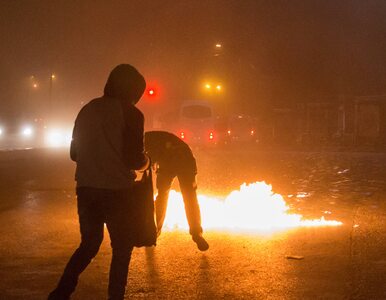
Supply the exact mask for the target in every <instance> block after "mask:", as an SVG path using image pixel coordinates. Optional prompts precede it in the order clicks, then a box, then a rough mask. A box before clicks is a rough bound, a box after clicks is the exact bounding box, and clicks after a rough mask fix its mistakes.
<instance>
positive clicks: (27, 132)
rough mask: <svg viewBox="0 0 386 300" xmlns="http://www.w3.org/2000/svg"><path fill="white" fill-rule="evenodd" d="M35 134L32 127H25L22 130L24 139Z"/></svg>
mask: <svg viewBox="0 0 386 300" xmlns="http://www.w3.org/2000/svg"><path fill="white" fill-rule="evenodd" d="M33 134H34V130H33V128H32V126H24V127H23V128H22V129H21V135H22V136H24V137H31V136H32V135H33Z"/></svg>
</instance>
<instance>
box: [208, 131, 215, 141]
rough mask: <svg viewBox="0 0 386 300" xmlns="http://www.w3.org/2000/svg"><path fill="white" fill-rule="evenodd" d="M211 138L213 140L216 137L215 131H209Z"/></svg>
mask: <svg viewBox="0 0 386 300" xmlns="http://www.w3.org/2000/svg"><path fill="white" fill-rule="evenodd" d="M209 139H210V140H213V139H214V133H213V131H211V132H209Z"/></svg>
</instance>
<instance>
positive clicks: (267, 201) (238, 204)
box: [164, 182, 342, 231]
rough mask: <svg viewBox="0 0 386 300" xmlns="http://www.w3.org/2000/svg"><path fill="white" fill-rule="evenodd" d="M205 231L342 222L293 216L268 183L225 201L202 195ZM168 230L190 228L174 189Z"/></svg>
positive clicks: (247, 188) (244, 187)
mask: <svg viewBox="0 0 386 300" xmlns="http://www.w3.org/2000/svg"><path fill="white" fill-rule="evenodd" d="M198 199H199V203H200V209H201V218H202V226H203V228H204V229H216V230H227V231H229V230H231V231H234V230H236V231H277V230H284V229H288V228H295V227H317V226H339V225H342V222H339V221H333V220H325V219H324V217H321V218H320V219H315V220H305V219H304V218H303V216H302V215H300V214H292V213H289V212H288V211H289V206H288V205H287V204H286V202H285V201H284V199H283V197H282V196H281V195H280V194H275V193H274V192H273V191H272V186H271V185H268V184H266V183H265V182H255V183H251V184H248V185H247V184H243V185H241V186H240V189H239V190H235V191H232V192H231V193H230V194H229V195H228V196H227V197H226V198H225V199H219V198H214V197H208V196H205V195H198ZM164 228H165V229H188V224H187V221H186V216H185V210H184V204H183V201H182V196H181V194H180V193H177V192H176V191H174V190H172V191H171V192H170V196H169V205H168V210H167V213H166V219H165V225H164Z"/></svg>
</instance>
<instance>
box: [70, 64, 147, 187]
mask: <svg viewBox="0 0 386 300" xmlns="http://www.w3.org/2000/svg"><path fill="white" fill-rule="evenodd" d="M144 90H145V80H144V79H143V77H142V75H141V74H140V73H138V71H137V70H136V69H135V68H133V67H132V66H130V65H119V66H117V67H116V68H115V69H114V70H113V71H112V72H111V73H110V76H109V78H108V80H107V83H106V86H105V90H104V96H103V97H100V98H96V99H93V100H91V101H90V102H89V103H88V104H86V105H85V106H84V107H83V108H82V109H81V111H80V112H79V114H78V116H77V118H76V120H75V126H74V130H73V137H72V143H71V150H70V155H71V159H72V160H74V161H76V172H75V180H76V182H77V187H93V188H101V189H111V190H118V189H127V188H130V187H131V186H132V185H133V182H134V179H135V172H134V170H141V169H143V168H146V166H147V164H148V159H147V157H146V156H145V155H144V145H143V128H144V117H143V114H142V113H141V111H140V110H139V109H137V108H136V107H135V106H134V103H136V102H138V100H139V98H140V97H141V95H142V94H143V91H144Z"/></svg>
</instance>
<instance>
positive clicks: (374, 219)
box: [0, 149, 386, 299]
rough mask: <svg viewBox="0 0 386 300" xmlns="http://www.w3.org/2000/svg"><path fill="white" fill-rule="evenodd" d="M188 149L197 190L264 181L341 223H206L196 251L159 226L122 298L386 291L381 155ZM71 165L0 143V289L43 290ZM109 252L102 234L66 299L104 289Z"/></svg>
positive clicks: (94, 295) (65, 245)
mask: <svg viewBox="0 0 386 300" xmlns="http://www.w3.org/2000/svg"><path fill="white" fill-rule="evenodd" d="M196 156H197V158H198V162H199V171H200V173H199V178H198V180H199V192H200V193H202V194H209V195H222V196H223V195H226V194H228V193H229V192H230V191H231V190H234V189H237V188H238V187H239V185H240V184H241V183H243V182H255V181H260V180H265V181H266V182H269V183H271V184H272V185H273V190H274V191H275V192H277V193H280V194H282V195H283V196H285V198H286V200H287V202H288V203H289V204H291V207H292V208H293V210H294V211H295V212H298V213H301V214H303V215H304V216H305V217H306V218H314V217H320V216H322V215H325V216H326V218H328V219H335V220H339V221H342V222H344V225H343V226H341V227H337V228H313V229H296V230H290V231H285V232H281V233H276V234H273V235H261V234H253V235H246V234H245V235H242V234H234V233H226V232H222V233H221V232H207V233H206V237H207V239H208V241H209V243H210V246H211V248H210V249H209V251H207V252H205V253H201V252H199V251H198V250H196V248H195V245H194V244H193V243H192V241H191V240H190V237H189V235H188V234H187V233H186V232H164V233H163V234H162V235H161V237H160V239H159V241H158V245H157V247H155V248H147V249H144V248H141V249H136V250H135V251H134V254H133V258H132V264H131V266H130V274H129V282H128V290H127V298H128V299H129V298H130V299H142V298H145V299H386V283H385V282H386V184H385V183H386V155H383V154H358V153H350V154H347V153H283V152H259V151H256V149H243V150H235V149H233V150H232V149H210V150H208V151H198V152H197V155H196ZM73 172H74V165H73V163H72V162H70V161H69V159H68V157H67V153H64V152H61V151H42V150H40V151H38V150H30V151H14V152H0V278H1V279H0V299H45V297H46V295H47V294H48V292H49V291H50V290H51V289H52V288H53V287H54V285H55V283H56V282H57V280H58V277H59V276H60V274H61V272H62V270H63V267H64V265H65V263H66V262H67V259H68V258H69V256H70V254H71V253H72V251H73V250H74V249H75V248H76V247H77V244H78V242H79V233H78V223H77V214H76V201H75V195H74V182H73ZM299 193H306V197H303V198H297V197H296V195H297V194H299ZM288 195H295V196H293V197H287V196H288ZM287 255H299V256H303V257H304V259H302V260H290V259H287V258H286V256H287ZM109 262H110V249H109V239H108V235H106V238H105V241H104V243H103V245H102V247H101V250H100V252H99V254H98V256H97V257H96V259H95V260H94V261H93V262H92V264H91V265H90V266H89V268H88V269H87V270H86V271H85V273H84V274H83V276H82V277H81V280H80V284H79V286H78V289H77V291H76V293H75V294H74V297H73V299H105V298H106V297H105V295H106V289H107V280H108V269H109Z"/></svg>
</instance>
